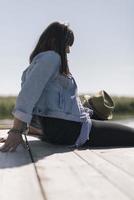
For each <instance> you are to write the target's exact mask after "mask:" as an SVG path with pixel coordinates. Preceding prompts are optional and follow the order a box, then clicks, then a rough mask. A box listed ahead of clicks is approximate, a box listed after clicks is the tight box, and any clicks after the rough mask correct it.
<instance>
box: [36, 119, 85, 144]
mask: <svg viewBox="0 0 134 200" xmlns="http://www.w3.org/2000/svg"><path fill="white" fill-rule="evenodd" d="M39 121H40V124H41V127H42V130H43V133H44V134H43V138H42V140H44V141H46V142H50V143H53V144H63V145H73V144H74V143H75V141H76V140H77V138H78V136H79V134H80V131H81V126H82V122H75V121H70V120H65V119H59V118H52V117H43V116H39Z"/></svg>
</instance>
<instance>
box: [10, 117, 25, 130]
mask: <svg viewBox="0 0 134 200" xmlns="http://www.w3.org/2000/svg"><path fill="white" fill-rule="evenodd" d="M26 127H27V123H26V122H23V121H21V120H20V119H18V118H16V117H14V122H13V128H14V129H21V130H25V129H26Z"/></svg>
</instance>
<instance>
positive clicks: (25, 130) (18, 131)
mask: <svg viewBox="0 0 134 200" xmlns="http://www.w3.org/2000/svg"><path fill="white" fill-rule="evenodd" d="M28 130H29V129H28V128H26V129H15V128H11V129H10V130H9V131H8V132H7V133H8V134H9V133H11V132H12V133H17V134H27V133H28Z"/></svg>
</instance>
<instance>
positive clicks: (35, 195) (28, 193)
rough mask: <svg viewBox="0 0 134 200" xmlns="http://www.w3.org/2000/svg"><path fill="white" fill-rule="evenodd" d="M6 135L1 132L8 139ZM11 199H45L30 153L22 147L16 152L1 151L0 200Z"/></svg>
mask: <svg viewBox="0 0 134 200" xmlns="http://www.w3.org/2000/svg"><path fill="white" fill-rule="evenodd" d="M6 133H7V130H0V136H4V137H6ZM1 145H2V144H0V146H1ZM9 199H10V200H29V199H32V200H37V199H38V200H43V199H44V198H43V195H42V192H41V188H40V185H39V181H38V178H37V175H36V170H35V167H34V164H33V163H32V162H31V158H30V156H29V152H28V151H27V150H25V149H24V148H23V147H22V146H21V145H19V146H18V148H17V151H16V152H6V153H3V152H1V151H0V200H9Z"/></svg>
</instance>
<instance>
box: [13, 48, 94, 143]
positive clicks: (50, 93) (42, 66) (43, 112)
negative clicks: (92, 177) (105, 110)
mask: <svg viewBox="0 0 134 200" xmlns="http://www.w3.org/2000/svg"><path fill="white" fill-rule="evenodd" d="M60 65H61V57H60V55H59V54H58V53H57V52H55V51H53V50H48V51H45V52H41V53H39V54H37V55H36V56H35V57H34V58H33V60H32V62H31V64H30V65H29V66H28V67H27V68H26V69H25V70H24V71H23V73H22V77H21V90H20V92H19V94H18V96H17V99H16V104H15V107H14V109H13V111H12V114H13V115H14V116H15V117H16V118H18V119H20V120H22V121H24V122H26V123H28V124H29V125H30V124H31V122H32V117H33V116H34V115H37V116H38V115H39V116H48V117H57V118H62V119H66V120H72V121H77V122H84V124H83V125H84V127H85V128H86V129H85V128H84V130H83V128H82V130H83V131H84V133H82V130H81V134H82V135H84V134H86V139H84V141H86V140H87V139H89V136H88V135H89V132H90V129H91V120H90V114H91V112H92V110H90V109H89V108H85V107H83V106H82V103H81V101H80V98H79V96H78V89H77V84H76V82H75V79H74V78H73V76H72V75H68V76H64V75H62V74H60V73H59V67H60ZM86 124H87V125H86ZM85 125H86V126H85ZM81 134H80V135H81ZM84 138H85V137H84ZM77 143H79V144H80V142H77ZM81 143H83V142H81ZM78 146H79V145H78Z"/></svg>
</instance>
